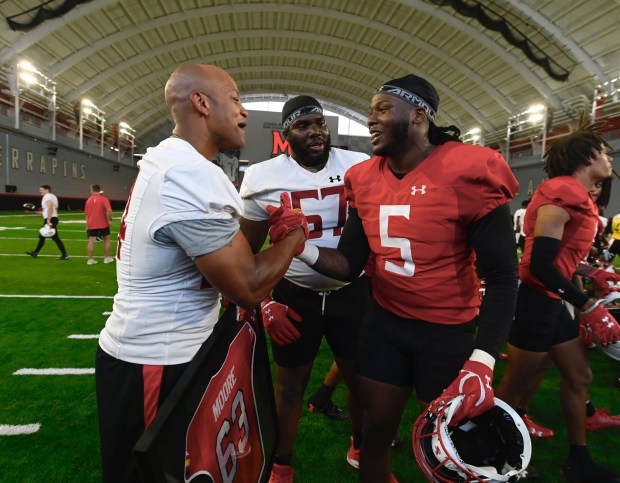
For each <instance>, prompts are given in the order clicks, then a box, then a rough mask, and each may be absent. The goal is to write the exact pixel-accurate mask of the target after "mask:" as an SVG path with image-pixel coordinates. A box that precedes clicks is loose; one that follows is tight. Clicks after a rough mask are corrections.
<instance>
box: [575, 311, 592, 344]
mask: <svg viewBox="0 0 620 483" xmlns="http://www.w3.org/2000/svg"><path fill="white" fill-rule="evenodd" d="M579 338H580V339H581V340H582V342H583V343H584V345H585V346H586V347H587V348H590V347H593V345H592V344H594V339H592V329H591V328H590V326H589V325H586V324H585V322H584V321H583V319H582V318H581V317H580V318H579Z"/></svg>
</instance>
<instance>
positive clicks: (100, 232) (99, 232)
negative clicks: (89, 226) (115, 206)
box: [86, 226, 110, 237]
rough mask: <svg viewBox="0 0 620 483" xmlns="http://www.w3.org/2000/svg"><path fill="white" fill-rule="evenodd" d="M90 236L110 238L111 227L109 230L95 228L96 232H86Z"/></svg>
mask: <svg viewBox="0 0 620 483" xmlns="http://www.w3.org/2000/svg"><path fill="white" fill-rule="evenodd" d="M86 233H87V234H88V236H89V237H90V236H95V237H97V236H109V235H110V227H109V226H108V227H107V228H95V229H94V230H86Z"/></svg>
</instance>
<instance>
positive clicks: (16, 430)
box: [0, 423, 41, 436]
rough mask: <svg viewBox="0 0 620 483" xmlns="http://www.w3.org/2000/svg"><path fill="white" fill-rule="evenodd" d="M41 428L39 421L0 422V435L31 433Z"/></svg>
mask: <svg viewBox="0 0 620 483" xmlns="http://www.w3.org/2000/svg"><path fill="white" fill-rule="evenodd" d="M39 429H41V424H40V423H35V424H17V425H12V424H0V436H17V435H19V434H32V433H36V432H37V431H38V430H39Z"/></svg>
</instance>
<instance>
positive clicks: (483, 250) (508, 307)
mask: <svg viewBox="0 0 620 483" xmlns="http://www.w3.org/2000/svg"><path fill="white" fill-rule="evenodd" d="M469 236H470V240H471V244H472V246H473V248H474V250H475V252H476V263H477V266H478V272H479V274H480V276H481V277H482V278H484V279H485V282H486V290H485V295H484V297H483V298H482V304H481V306H480V315H479V316H478V336H477V338H476V343H475V346H474V347H475V348H476V349H481V350H483V351H485V352H487V353H489V354H491V355H492V356H493V357H495V358H497V356H498V354H499V352H500V350H501V348H502V345H503V343H504V341H505V340H506V338H507V337H508V331H509V330H510V325H511V324H512V319H513V317H514V311H515V307H516V304H517V287H518V274H517V266H518V260H517V248H516V244H515V235H514V231H513V222H512V218H511V216H510V208H509V206H508V204H505V205H502V206H499V207H497V208H495V209H494V210H493V211H491V212H490V213H488V214H487V215H485V216H484V217H482V218H481V219H480V220H478V221H477V222H476V223H474V224H473V225H472V226H471V228H470V229H469Z"/></svg>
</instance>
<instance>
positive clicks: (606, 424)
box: [586, 409, 620, 431]
mask: <svg viewBox="0 0 620 483" xmlns="http://www.w3.org/2000/svg"><path fill="white" fill-rule="evenodd" d="M605 428H620V416H612V415H611V414H609V410H608V409H597V410H596V411H594V414H593V415H592V416H590V417H589V418H586V429H587V430H588V431H598V430H599V429H605Z"/></svg>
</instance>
